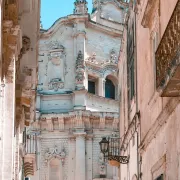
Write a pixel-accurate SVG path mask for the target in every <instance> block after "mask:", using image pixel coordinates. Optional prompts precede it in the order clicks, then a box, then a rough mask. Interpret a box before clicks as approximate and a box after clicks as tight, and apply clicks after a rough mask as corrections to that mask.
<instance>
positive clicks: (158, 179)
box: [155, 174, 164, 180]
mask: <svg viewBox="0 0 180 180" xmlns="http://www.w3.org/2000/svg"><path fill="white" fill-rule="evenodd" d="M163 177H164V176H163V174H161V175H160V176H159V177H158V178H156V179H155V180H163V179H164V178H163Z"/></svg>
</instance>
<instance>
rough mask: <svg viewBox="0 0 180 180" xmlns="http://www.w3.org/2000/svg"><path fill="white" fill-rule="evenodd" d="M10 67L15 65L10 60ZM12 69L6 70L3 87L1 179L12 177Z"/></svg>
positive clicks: (13, 95) (13, 110)
mask: <svg viewBox="0 0 180 180" xmlns="http://www.w3.org/2000/svg"><path fill="white" fill-rule="evenodd" d="M11 65H12V66H11V68H12V67H13V69H14V66H15V62H14V60H12V64H11ZM14 77H15V75H14V70H12V71H10V70H8V73H7V77H6V79H5V87H4V108H3V109H4V124H3V152H2V162H3V165H2V179H4V180H6V179H12V178H13V154H14V153H13V144H14V143H13V140H14V139H13V138H14V123H15V79H14Z"/></svg>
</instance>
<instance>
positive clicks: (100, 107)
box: [85, 93, 119, 112]
mask: <svg viewBox="0 0 180 180" xmlns="http://www.w3.org/2000/svg"><path fill="white" fill-rule="evenodd" d="M85 99H86V110H90V111H95V112H96V111H100V112H119V102H118V101H116V100H114V99H108V98H105V97H101V96H97V95H94V94H91V93H87V94H86V98H85Z"/></svg>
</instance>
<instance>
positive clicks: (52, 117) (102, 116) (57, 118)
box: [32, 111, 119, 134]
mask: <svg viewBox="0 0 180 180" xmlns="http://www.w3.org/2000/svg"><path fill="white" fill-rule="evenodd" d="M66 120H70V124H69V128H70V129H69V133H70V134H72V133H74V132H77V130H78V129H83V131H84V130H90V129H91V128H92V124H93V122H94V121H96V123H98V124H97V127H96V128H97V129H102V130H104V128H105V127H106V123H107V121H111V123H112V126H111V128H112V130H118V123H119V115H118V113H100V112H89V111H75V112H70V113H66V114H42V115H41V116H40V117H39V121H38V120H36V121H35V122H34V123H33V124H32V126H33V128H34V130H38V129H40V128H41V126H40V125H41V123H46V127H47V128H46V129H47V130H48V131H57V130H58V131H66V130H67V129H65V121H66ZM55 122H56V123H58V127H59V128H58V129H54V125H55ZM56 128H57V124H56Z"/></svg>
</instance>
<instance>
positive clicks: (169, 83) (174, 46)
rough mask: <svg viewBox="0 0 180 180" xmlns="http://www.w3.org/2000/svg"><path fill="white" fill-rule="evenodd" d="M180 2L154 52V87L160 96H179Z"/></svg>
mask: <svg viewBox="0 0 180 180" xmlns="http://www.w3.org/2000/svg"><path fill="white" fill-rule="evenodd" d="M179 22H180V0H178V2H177V5H176V7H175V9H174V12H173V14H172V16H171V19H170V21H169V23H168V25H167V28H166V30H165V32H164V35H163V37H162V39H161V41H160V44H159V46H158V49H157V51H156V54H155V57H156V86H157V88H158V89H161V90H162V96H166V97H168V96H169V97H173V96H174V97H175V96H180V23H179Z"/></svg>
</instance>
